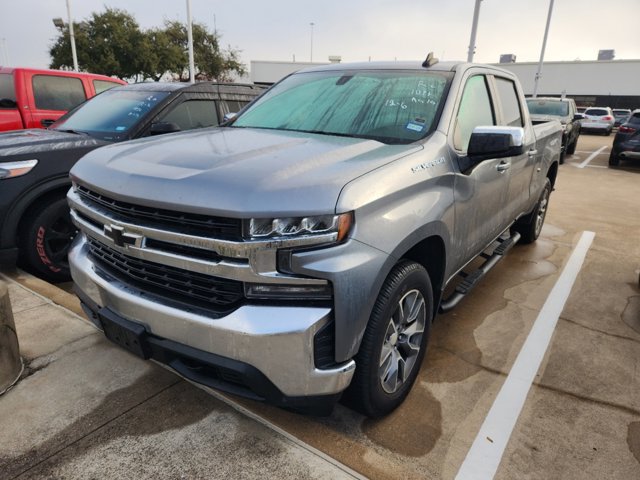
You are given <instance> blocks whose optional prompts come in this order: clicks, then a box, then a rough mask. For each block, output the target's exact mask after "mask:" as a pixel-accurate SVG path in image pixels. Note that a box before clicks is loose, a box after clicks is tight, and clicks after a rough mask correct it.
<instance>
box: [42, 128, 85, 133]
mask: <svg viewBox="0 0 640 480" xmlns="http://www.w3.org/2000/svg"><path fill="white" fill-rule="evenodd" d="M51 130H55V131H56V132H64V133H75V134H76V135H89V134H88V133H87V132H83V131H82V130H73V129H71V128H66V129H65V128H52V129H51Z"/></svg>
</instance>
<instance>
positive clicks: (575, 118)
mask: <svg viewBox="0 0 640 480" xmlns="http://www.w3.org/2000/svg"><path fill="white" fill-rule="evenodd" d="M580 120H584V115H583V114H582V113H576V114H575V115H574V116H573V121H574V122H579V121H580Z"/></svg>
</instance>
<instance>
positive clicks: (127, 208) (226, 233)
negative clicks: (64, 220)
mask: <svg viewBox="0 0 640 480" xmlns="http://www.w3.org/2000/svg"><path fill="white" fill-rule="evenodd" d="M77 192H78V194H79V195H80V196H81V197H82V199H83V200H84V201H85V202H88V203H89V204H92V205H97V206H100V207H102V208H103V209H106V210H108V211H109V212H110V213H112V214H116V215H117V216H118V218H120V219H122V220H124V221H126V222H129V223H133V224H137V223H140V222H142V224H143V225H147V226H149V227H154V228H159V229H166V228H168V229H170V230H173V231H178V232H181V233H186V234H190V235H198V236H204V237H211V238H223V239H228V240H237V241H240V240H242V221H241V220H240V219H237V218H225V217H211V216H208V215H201V214H197V213H184V212H177V211H173V210H166V209H162V208H154V207H146V206H142V205H134V204H132V203H127V202H122V201H120V200H114V199H112V198H109V197H107V196H105V195H102V194H100V193H97V192H94V191H92V190H89V189H88V188H86V187H83V186H82V185H78V186H77Z"/></svg>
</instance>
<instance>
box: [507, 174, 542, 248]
mask: <svg viewBox="0 0 640 480" xmlns="http://www.w3.org/2000/svg"><path fill="white" fill-rule="evenodd" d="M550 195H551V181H550V180H549V179H548V178H547V179H545V183H544V188H543V189H542V193H541V194H540V198H539V199H538V203H536V206H535V208H534V209H533V212H531V213H530V214H529V215H527V216H525V217H523V218H521V219H520V220H518V221H517V222H516V223H515V225H514V226H513V230H515V231H516V232H518V233H519V234H520V235H521V237H520V243H524V244H527V243H533V242H535V241H536V240H537V239H538V237H539V236H540V232H541V231H542V226H543V225H544V219H545V218H546V216H547V208H548V207H549V197H550Z"/></svg>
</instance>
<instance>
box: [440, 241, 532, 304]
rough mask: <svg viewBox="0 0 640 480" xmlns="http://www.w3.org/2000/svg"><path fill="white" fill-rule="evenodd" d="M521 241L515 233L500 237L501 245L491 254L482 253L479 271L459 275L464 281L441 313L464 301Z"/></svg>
mask: <svg viewBox="0 0 640 480" xmlns="http://www.w3.org/2000/svg"><path fill="white" fill-rule="evenodd" d="M518 240H520V234H519V233H517V232H514V233H513V235H511V236H510V237H507V238H502V237H499V238H498V239H497V240H496V241H498V242H500V244H499V245H498V246H497V247H496V248H495V250H493V252H492V253H491V254H486V253H481V254H480V255H479V256H480V257H482V258H484V259H485V261H484V262H483V263H482V265H480V267H478V269H476V270H474V271H472V272H470V273H465V272H460V273H459V274H458V275H460V276H461V277H463V280H462V281H461V282H460V283H459V284H458V285H456V288H455V290H454V291H453V293H452V294H451V295H449V297H448V298H446V299H444V300H442V302H440V308H439V310H438V311H439V313H447V312H448V311H450V310H452V309H453V308H454V307H455V306H456V305H458V304H459V303H460V302H461V301H462V299H463V298H464V297H465V296H466V295H467V294H468V293H469V292H470V291H471V290H473V287H475V286H476V285H477V284H478V282H480V280H482V278H483V277H484V276H485V275H486V274H487V273H489V271H490V270H491V269H492V268H493V267H495V266H496V264H497V263H498V262H499V261H500V260H502V258H504V255H505V254H506V253H507V252H508V251H509V250H511V248H512V247H513V246H514V245H515V244H516V243H518Z"/></svg>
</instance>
